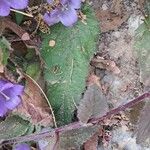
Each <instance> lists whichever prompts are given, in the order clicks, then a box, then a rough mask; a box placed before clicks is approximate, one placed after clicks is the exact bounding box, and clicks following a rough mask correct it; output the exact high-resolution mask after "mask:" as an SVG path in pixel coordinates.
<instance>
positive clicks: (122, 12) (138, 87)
mask: <svg viewBox="0 0 150 150" xmlns="http://www.w3.org/2000/svg"><path fill="white" fill-rule="evenodd" d="M142 2H143V1H139V0H118V1H117V0H103V1H102V0H92V1H90V2H89V3H90V4H91V5H92V6H93V7H94V9H95V12H96V15H97V17H98V19H99V20H100V28H101V33H100V39H99V45H98V50H97V51H98V52H97V54H96V56H98V57H102V58H104V59H107V60H108V59H109V60H112V61H114V62H115V64H116V65H117V67H118V68H119V70H120V73H118V74H115V73H113V72H110V71H102V70H101V69H95V74H96V75H97V76H98V77H100V79H101V80H100V83H101V85H102V87H103V89H104V91H105V93H106V96H107V99H108V103H109V104H110V106H111V107H115V108H116V107H117V106H119V105H122V104H125V103H127V102H128V101H129V100H131V99H132V98H134V97H136V96H138V95H140V94H142V93H143V91H144V86H143V84H142V83H141V82H140V77H139V74H140V70H139V66H138V61H137V58H136V55H135V52H134V35H135V30H136V29H137V28H138V26H139V25H140V24H141V23H142V18H143V15H142V12H141V11H140V9H141V8H142V7H143V5H142ZM142 106H143V104H139V105H138V106H135V108H133V109H132V110H129V111H127V112H125V114H126V117H127V118H129V121H128V125H127V124H124V125H122V126H120V127H117V128H116V129H114V130H113V133H112V140H111V142H110V144H109V145H107V148H106V149H108V150H112V149H113V150H122V149H123V150H133V149H134V150H150V143H148V142H145V143H144V144H143V145H138V144H136V140H135V138H134V137H132V134H133V130H131V126H132V127H133V128H135V123H136V122H137V119H138V116H139V111H140V110H141V109H142ZM136 108H138V109H136ZM129 124H130V126H129ZM99 149H100V150H101V149H103V148H102V147H99Z"/></svg>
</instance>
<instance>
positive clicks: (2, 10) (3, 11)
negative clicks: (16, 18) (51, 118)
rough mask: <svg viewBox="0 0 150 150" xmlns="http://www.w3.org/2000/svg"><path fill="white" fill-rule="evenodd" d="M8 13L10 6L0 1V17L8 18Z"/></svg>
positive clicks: (2, 0) (3, 0)
mask: <svg viewBox="0 0 150 150" xmlns="http://www.w3.org/2000/svg"><path fill="white" fill-rule="evenodd" d="M9 13H10V6H9V5H8V4H7V3H6V0H0V16H8V15H9Z"/></svg>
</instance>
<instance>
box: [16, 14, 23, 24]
mask: <svg viewBox="0 0 150 150" xmlns="http://www.w3.org/2000/svg"><path fill="white" fill-rule="evenodd" d="M15 18H16V23H17V24H18V25H20V24H21V22H22V20H23V18H24V15H22V14H20V13H15Z"/></svg>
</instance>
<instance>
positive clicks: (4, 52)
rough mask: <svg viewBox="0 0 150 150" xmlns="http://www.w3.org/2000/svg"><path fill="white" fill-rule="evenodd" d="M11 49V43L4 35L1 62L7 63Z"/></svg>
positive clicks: (0, 40)
mask: <svg viewBox="0 0 150 150" xmlns="http://www.w3.org/2000/svg"><path fill="white" fill-rule="evenodd" d="M10 49H11V45H10V43H9V42H8V41H7V40H6V39H5V38H4V37H2V38H0V64H3V65H6V64H7V59H8V57H9V50H10Z"/></svg>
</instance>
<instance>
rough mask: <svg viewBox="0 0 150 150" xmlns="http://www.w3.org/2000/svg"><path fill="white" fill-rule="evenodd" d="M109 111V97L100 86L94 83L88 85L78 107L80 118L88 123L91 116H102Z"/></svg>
mask: <svg viewBox="0 0 150 150" xmlns="http://www.w3.org/2000/svg"><path fill="white" fill-rule="evenodd" d="M107 111H108V105H107V99H106V97H105V95H104V94H103V93H102V91H101V90H100V89H99V87H98V86H97V85H96V84H94V85H91V86H89V87H88V89H87V90H86V92H85V94H84V97H83V99H82V100H81V102H80V106H79V108H78V118H79V120H80V121H81V122H83V123H87V122H88V120H89V119H90V118H97V117H101V116H103V115H104V114H106V112H107Z"/></svg>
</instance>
